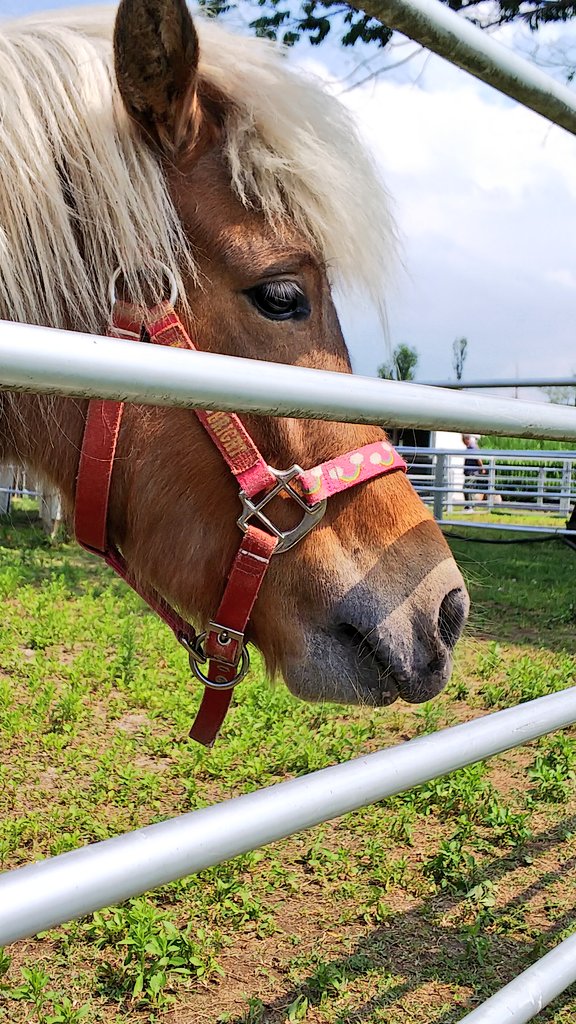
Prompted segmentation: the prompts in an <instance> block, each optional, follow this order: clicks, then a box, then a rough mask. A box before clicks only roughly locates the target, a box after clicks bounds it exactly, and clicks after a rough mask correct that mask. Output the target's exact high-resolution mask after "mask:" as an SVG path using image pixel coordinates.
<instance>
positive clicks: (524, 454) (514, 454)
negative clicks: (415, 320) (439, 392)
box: [398, 399, 576, 469]
mask: <svg viewBox="0 0 576 1024" xmlns="http://www.w3.org/2000/svg"><path fill="white" fill-rule="evenodd" d="M489 400H490V399H488V401H489ZM521 404H522V405H524V403H523V402H522V403H521ZM398 451H399V452H402V455H403V456H404V458H405V459H407V460H408V459H415V458H417V457H419V458H421V459H422V460H425V459H426V458H428V459H430V461H432V460H433V458H434V456H435V455H436V454H437V453H440V454H441V455H459V456H461V458H463V459H466V458H470V457H471V455H473V453H474V452H475V453H476V455H478V456H479V457H480V458H481V459H484V458H495V459H501V460H503V461H507V460H508V459H509V460H511V461H512V460H514V459H521V460H522V461H526V462H531V461H532V460H534V461H535V462H542V461H546V462H559V463H561V462H563V460H564V459H576V449H572V448H551V449H550V451H545V449H544V448H516V449H514V450H512V449H508V448H477V449H476V448H473V449H470V448H424V447H421V448H414V447H409V446H408V445H398ZM418 464H419V463H418V462H416V463H415V465H418ZM422 465H423V466H424V465H425V463H424V461H422ZM521 468H522V469H525V468H530V467H524V466H522V467H521Z"/></svg>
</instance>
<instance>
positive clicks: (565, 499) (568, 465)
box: [560, 459, 572, 516]
mask: <svg viewBox="0 0 576 1024" xmlns="http://www.w3.org/2000/svg"><path fill="white" fill-rule="evenodd" d="M571 489H572V462H571V461H570V460H568V459H566V462H565V463H564V466H563V468H562V495H561V497H560V512H561V513H562V514H563V515H565V516H569V515H570V491H571Z"/></svg>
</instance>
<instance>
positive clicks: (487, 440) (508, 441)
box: [478, 434, 574, 452]
mask: <svg viewBox="0 0 576 1024" xmlns="http://www.w3.org/2000/svg"><path fill="white" fill-rule="evenodd" d="M478 443H479V446H480V448H502V449H504V450H505V451H516V452H518V451H524V450H525V449H526V450H530V451H546V452H559V451H574V445H573V443H572V442H571V441H541V440H540V441H538V440H534V439H531V438H527V437H496V436H492V435H490V434H483V436H482V437H481V438H480V441H479V442H478Z"/></svg>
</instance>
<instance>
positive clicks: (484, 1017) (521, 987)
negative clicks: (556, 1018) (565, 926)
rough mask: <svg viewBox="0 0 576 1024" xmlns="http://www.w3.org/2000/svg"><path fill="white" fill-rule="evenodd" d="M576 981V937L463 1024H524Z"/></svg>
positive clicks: (568, 939) (537, 962) (559, 947)
mask: <svg viewBox="0 0 576 1024" xmlns="http://www.w3.org/2000/svg"><path fill="white" fill-rule="evenodd" d="M573 982H576V935H570V936H569V938H567V939H564V942H561V943H560V945H559V946H556V948H555V949H552V950H550V952H549V953H546V956H543V957H542V958H541V959H540V960H537V961H536V963H534V964H532V966H531V967H528V968H527V970H525V971H523V972H522V974H519V975H518V977H517V978H514V981H511V982H510V984H509V985H505V986H504V988H502V989H500V991H499V992H497V993H496V994H495V995H493V996H491V997H490V999H487V1000H486V1002H485V1003H482V1006H479V1007H478V1008H477V1009H476V1010H473V1011H472V1013H469V1014H468V1016H467V1017H463V1019H462V1020H461V1021H460V1024H525V1022H526V1021H528V1020H533V1018H534V1017H536V1016H537V1014H539V1013H540V1011H541V1010H543V1009H544V1007H545V1006H548V1003H551V1002H552V1000H553V999H555V998H556V996H559V995H561V994H562V992H564V991H565V990H566V989H567V988H568V986H569V985H572V983H573Z"/></svg>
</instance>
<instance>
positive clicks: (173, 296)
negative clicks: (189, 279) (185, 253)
mask: <svg viewBox="0 0 576 1024" xmlns="http://www.w3.org/2000/svg"><path fill="white" fill-rule="evenodd" d="M148 262H149V263H150V264H151V265H152V266H154V267H157V268H158V270H161V271H162V273H163V274H164V276H165V278H166V280H167V282H168V284H169V286H170V298H169V300H168V301H169V303H170V305H171V306H173V305H174V304H175V302H176V300H177V298H178V284H177V281H176V278H175V276H174V274H173V273H172V271H171V270H170V267H167V266H166V264H165V263H162V261H161V260H154V259H151V260H149V261H148ZM122 272H123V271H122V267H116V270H115V271H114V273H113V274H112V276H111V278H110V284H109V285H108V298H109V300H110V308H111V309H114V306H115V305H116V300H117V298H118V296H117V295H116V282H117V281H118V278H119V277H120V275H121V274H122Z"/></svg>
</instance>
